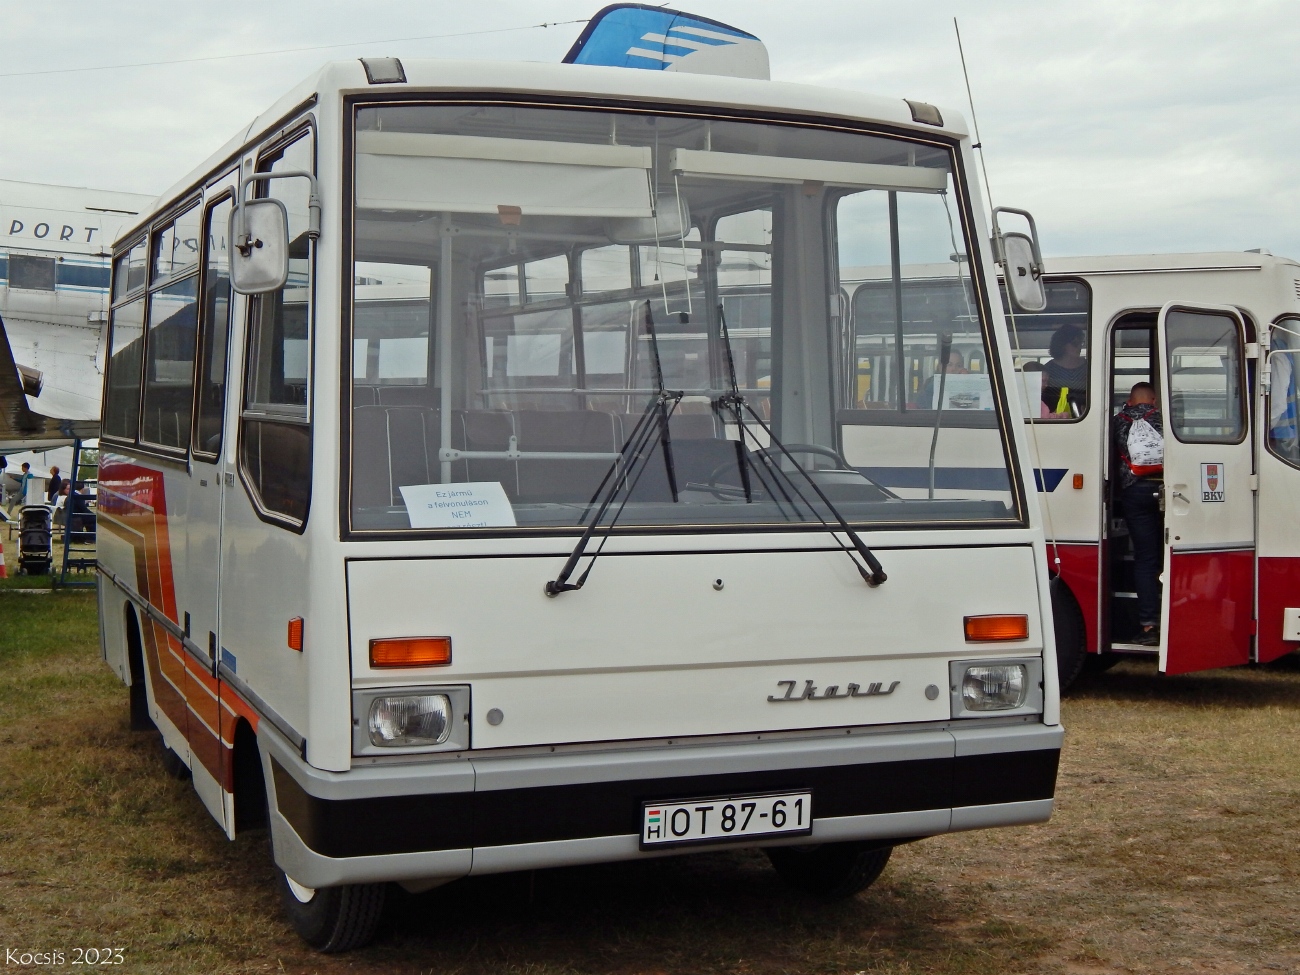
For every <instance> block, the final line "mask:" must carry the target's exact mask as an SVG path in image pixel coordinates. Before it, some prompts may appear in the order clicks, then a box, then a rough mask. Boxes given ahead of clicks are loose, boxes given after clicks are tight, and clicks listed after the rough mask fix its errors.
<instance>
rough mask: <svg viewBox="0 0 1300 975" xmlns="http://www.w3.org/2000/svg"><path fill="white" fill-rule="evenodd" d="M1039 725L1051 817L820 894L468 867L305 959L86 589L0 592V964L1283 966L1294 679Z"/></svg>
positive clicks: (1291, 890)
mask: <svg viewBox="0 0 1300 975" xmlns="http://www.w3.org/2000/svg"><path fill="white" fill-rule="evenodd" d="M1065 715H1066V722H1067V728H1068V738H1067V748H1066V752H1065V755H1064V758H1063V763H1062V772H1061V782H1060V789H1059V793H1058V795H1059V800H1060V802H1059V807H1058V813H1057V816H1056V817H1055V818H1054V819H1053V821H1052V822H1051V823H1049V824H1047V825H1045V826H1039V827H1032V828H1029V829H1018V830H1003V831H986V832H980V833H969V834H960V835H954V836H946V837H939V838H936V839H932V840H927V841H925V842H922V843H918V844H915V845H913V846H909V847H904V848H900V849H899V850H898V851H897V852H896V853H895V856H894V859H893V861H892V862H891V864H890V867H889V868H888V870H886V872H885V874H884V876H883V877H882V878H881V880H880V881H879V882H878V883H877V885H876V886H875V887H873V888H872V889H871V890H869V891H867V892H866V893H864V894H863V895H861V896H859V897H858V898H855V899H854V900H852V901H849V902H847V903H843V904H838V905H831V906H825V905H821V904H817V903H814V902H812V901H809V900H806V899H803V898H800V897H796V896H792V895H791V894H789V893H788V892H786V891H785V890H784V889H783V888H782V887H781V886H780V885H779V883H778V882H777V880H776V878H775V876H774V874H773V873H772V871H771V870H770V869H769V868H768V866H767V863H766V860H765V859H764V858H763V857H762V856H761V855H760V854H756V853H753V852H737V853H733V854H726V855H709V856H699V857H684V858H675V859H665V860H655V861H648V862H644V863H630V864H613V865H608V866H601V867H589V868H577V869H570V870H556V871H546V872H539V873H537V874H535V875H533V874H524V875H513V876H501V877H487V878H480V879H474V880H470V881H462V882H459V883H456V884H452V885H449V886H447V887H445V888H442V889H439V890H435V891H431V892H429V893H427V894H423V895H420V896H418V897H412V896H409V895H405V894H402V893H400V892H398V893H397V894H395V896H394V898H393V901H392V902H391V910H390V912H389V915H388V919H387V921H386V922H385V926H384V929H383V931H382V932H381V935H380V939H379V941H378V942H377V943H376V944H375V945H374V946H372V947H371V948H368V949H366V950H364V951H360V952H355V953H353V954H351V955H347V956H343V957H341V958H324V957H320V956H317V955H314V954H313V953H311V952H310V951H308V950H306V949H304V948H303V947H302V945H301V944H300V943H299V942H298V941H297V939H296V937H294V936H293V935H292V934H291V933H290V932H289V931H288V929H287V928H286V926H285V925H284V924H283V923H282V922H281V920H280V917H279V912H278V906H277V905H276V904H275V902H274V899H273V897H272V895H271V886H270V863H269V859H268V856H267V852H266V847H265V838H264V836H263V835H250V836H247V837H243V838H241V839H240V840H239V841H238V842H236V843H229V842H227V841H226V839H225V838H224V836H223V834H222V833H221V832H220V831H219V829H218V828H217V827H216V826H215V824H213V823H212V821H211V820H210V819H209V817H208V815H207V813H206V811H205V810H204V809H203V808H202V806H201V805H200V804H199V801H198V799H197V797H195V795H194V794H193V790H192V789H191V787H190V785H189V784H188V783H187V782H177V781H174V780H172V779H169V778H167V777H166V776H165V775H164V773H163V772H162V769H161V763H160V761H159V751H160V750H159V746H158V743H157V739H156V736H154V735H150V734H140V733H132V732H130V731H128V730H127V726H126V694H125V691H124V689H123V688H122V687H121V685H120V684H118V682H117V680H116V678H115V677H114V676H113V675H112V674H110V673H109V672H108V671H107V669H106V668H105V667H104V666H103V664H102V662H100V660H99V657H98V646H97V637H96V632H95V620H94V600H93V597H92V596H90V595H88V594H82V593H77V594H68V593H55V594H51V595H49V596H41V597H38V598H33V597H23V596H17V595H13V594H8V593H4V592H0V796H3V798H2V799H0V951H3V949H4V948H6V947H14V948H26V949H42V950H49V949H62V950H64V951H65V952H66V951H68V950H69V949H71V948H73V947H76V946H79V945H80V946H105V945H112V946H120V947H123V948H125V950H126V960H127V963H126V965H125V966H121V967H119V968H118V969H117V970H119V971H126V972H263V971H266V972H279V971H288V972H303V973H306V972H344V971H347V972H375V973H378V972H384V973H389V972H397V973H412V975H413V973H416V972H421V973H423V972H431V971H433V972H439V973H464V975H478V973H489V972H490V973H518V975H525V973H526V975H561V973H583V975H586V973H598V972H599V973H604V972H609V973H620V975H622V973H627V975H632V973H665V975H667V973H745V975H750V973H752V975H766V973H786V972H790V973H827V975H841V973H853V972H870V973H873V975H874V973H881V975H885V973H891V975H902V973H922V972H924V973H944V975H947V973H953V975H983V973H988V975H994V973H996V975H1003V973H1016V972H1025V973H1036V972H1065V973H1095V972H1101V971H1107V972H1115V971H1133V972H1188V971H1191V972H1211V971H1213V972H1260V971H1270V970H1275V971H1294V970H1300V950H1298V949H1297V945H1298V944H1300V924H1298V923H1297V920H1296V918H1297V911H1296V905H1297V904H1298V903H1300V852H1298V851H1297V846H1296V844H1295V842H1294V839H1293V837H1294V836H1295V834H1296V832H1297V827H1300V802H1298V801H1297V799H1300V765H1298V763H1297V762H1296V760H1295V756H1296V755H1297V754H1300V667H1297V666H1296V665H1295V663H1288V664H1285V665H1282V666H1275V667H1270V668H1242V669H1240V670H1234V671H1228V672H1217V673H1214V674H1209V675H1200V676H1196V675H1193V676H1188V677H1179V678H1160V677H1158V676H1157V675H1156V674H1155V673H1154V669H1153V668H1152V667H1150V666H1149V665H1144V664H1140V663H1130V664H1125V665H1122V666H1120V667H1119V668H1116V670H1114V671H1112V672H1111V673H1109V674H1105V675H1102V676H1099V677H1095V678H1091V679H1089V680H1088V681H1087V682H1085V683H1084V684H1083V685H1082V686H1081V687H1080V688H1079V689H1078V690H1077V692H1076V693H1075V694H1074V695H1073V696H1072V697H1071V698H1070V699H1069V700H1067V702H1066V707H1065ZM11 967H12V966H11ZM68 970H69V971H75V970H76V969H74V968H71V967H70V966H69V967H68Z"/></svg>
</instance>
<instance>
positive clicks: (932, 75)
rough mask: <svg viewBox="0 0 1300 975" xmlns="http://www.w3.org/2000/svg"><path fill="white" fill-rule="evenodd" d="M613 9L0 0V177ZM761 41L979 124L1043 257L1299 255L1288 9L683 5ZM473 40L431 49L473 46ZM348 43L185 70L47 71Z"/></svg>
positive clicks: (992, 174)
mask: <svg viewBox="0 0 1300 975" xmlns="http://www.w3.org/2000/svg"><path fill="white" fill-rule="evenodd" d="M599 6H600V3H599V0H593V2H587V0H529V2H521V0H490V2H479V3H465V2H463V0H458V2H450V0H421V2H408V0H391V2H387V0H367V2H363V0H311V2H306V0H275V2H272V3H268V2H266V0H225V2H221V3H213V2H209V0H185V2H176V0H170V2H167V3H161V2H153V0H126V2H121V3H116V4H106V3H103V2H102V0H99V2H81V0H76V2H73V0H50V2H48V3H46V4H41V5H37V4H18V3H16V2H13V0H10V2H8V3H5V4H3V10H4V20H5V23H4V30H3V32H2V33H0V51H2V52H3V57H0V92H3V94H2V95H0V132H2V133H3V138H0V179H15V180H32V181H39V182H47V183H66V184H70V185H79V186H95V187H99V188H103V189H116V190H130V191H136V192H146V193H158V192H161V191H162V190H164V189H166V188H167V187H168V186H169V185H171V184H172V183H173V182H174V181H175V180H177V179H179V178H180V177H181V176H182V175H184V174H185V173H186V172H187V171H189V170H190V169H191V168H192V167H193V166H195V165H197V164H198V163H199V162H201V161H202V160H203V159H204V158H205V157H206V156H207V155H208V154H209V153H210V152H212V151H213V150H215V149H216V148H217V147H219V146H220V145H221V144H223V143H224V142H225V141H226V140H227V139H228V138H230V136H232V135H233V134H234V133H235V132H236V130H238V129H241V128H243V127H244V126H245V125H246V124H247V123H248V122H249V120H250V119H251V118H252V117H253V116H255V115H256V114H258V113H259V112H261V111H262V110H264V109H265V108H267V107H268V106H269V105H270V104H271V102H273V101H274V100H275V99H276V98H277V97H278V96H280V95H281V94H283V93H284V92H285V91H286V90H287V89H288V88H289V87H291V86H292V85H294V84H295V83H297V82H298V81H299V80H301V79H302V78H303V77H304V76H306V75H307V74H308V73H309V72H310V71H312V70H313V69H314V68H315V67H316V66H317V65H318V64H319V63H321V62H322V61H325V60H331V59H336V58H345V57H347V58H350V57H358V56H362V55H396V56H399V57H406V58H416V57H447V58H498V59H507V60H518V59H523V60H537V61H558V60H559V59H560V58H561V57H562V56H563V55H564V52H565V51H566V50H567V49H568V47H569V45H570V44H571V43H572V41H573V40H574V38H575V37H576V36H577V34H578V32H579V31H580V30H581V27H582V25H581V24H578V23H569V24H561V25H558V26H553V27H549V28H546V29H532V30H509V31H502V30H501V29H502V28H516V27H525V26H526V25H530V24H537V23H540V22H543V21H546V22H554V21H570V20H574V19H576V18H584V17H587V16H590V15H591V14H592V13H594V12H595V10H596V9H598V7H599ZM674 6H681V7H682V8H684V9H687V10H690V11H691V12H694V13H699V14H703V15H705V16H710V17H713V18H716V19H718V20H722V21H726V22H728V23H731V24H734V25H735V26H737V27H740V28H742V29H745V30H748V31H751V32H752V33H755V34H757V35H758V36H759V37H761V38H762V39H763V40H764V41H765V42H766V44H767V47H768V50H769V52H770V53H771V59H772V76H773V78H774V79H777V80H783V81H799V82H807V83H812V84H822V85H829V86H835V87H840V88H850V89H856V90H861V91H868V92H873V93H876V94H881V95H889V96H898V97H908V98H918V99H921V100H923V101H930V102H934V103H936V104H938V105H940V106H942V107H947V108H949V109H955V110H958V111H960V112H962V113H963V114H968V112H967V106H966V94H965V88H964V86H963V84H962V76H961V66H960V62H959V60H958V56H957V46H956V42H955V39H954V36H953V26H952V18H953V16H954V15H956V16H958V18H959V19H960V22H961V29H962V36H963V41H964V43H965V47H966V58H967V63H968V65H969V67H970V71H971V83H972V87H973V89H974V95H975V107H976V111H977V113H978V117H979V122H980V134H981V135H982V137H983V139H984V145H985V147H986V152H987V164H988V168H989V178H990V180H991V182H992V192H993V198H994V202H996V203H999V204H1004V205H1015V206H1022V207H1025V208H1028V209H1030V210H1032V211H1033V212H1034V214H1035V216H1036V217H1037V220H1038V226H1039V231H1040V235H1041V238H1042V241H1043V246H1044V250H1045V251H1046V252H1047V253H1048V254H1049V255H1065V254H1099V253H1136V252H1152V251H1154V252H1170V251H1198V250H1244V249H1247V248H1254V247H1266V248H1268V249H1270V250H1272V251H1273V252H1274V253H1277V254H1286V255H1289V256H1292V257H1297V258H1300V192H1298V191H1297V174H1296V169H1297V161H1298V160H1300V111H1298V110H1297V95H1298V94H1300V70H1297V68H1296V66H1295V56H1294V54H1295V51H1296V50H1297V49H1300V4H1297V3H1296V2H1295V0H1217V2H1216V0H1177V2H1169V0H1072V2H1061V0H1037V2H1021V0H997V2H996V3H994V2H986V3H970V2H968V3H959V2H941V0H932V2H926V0H921V2H917V0H913V2H911V3H899V2H897V0H852V2H841V0H799V2H792V0H692V2H689V3H683V4H680V5H677V4H674ZM489 30H493V31H497V32H496V33H489V34H477V35H473V36H462V37H443V38H433V39H422V40H393V39H394V38H408V37H409V38H417V37H420V38H424V37H427V36H428V35H446V34H453V33H460V32H470V31H489ZM321 45H338V46H336V47H332V48H330V49H328V50H324V49H321V50H311V51H297V52H294V53H279V54H273V55H267V56H258V57H238V58H230V59H227V60H215V61H206V62H198V63H187V64H171V65H157V66H149V67H132V68H125V69H119V70H94V71H77V72H62V71H61V72H60V73H47V74H35V73H34V72H38V71H47V72H48V71H51V70H52V69H67V68H80V67H90V66H99V65H114V64H124V63H137V62H152V61H167V60H173V59H178V58H196V57H214V56H223V55H234V54H247V53H250V52H263V51H282V50H284V49H292V48H305V47H316V46H321Z"/></svg>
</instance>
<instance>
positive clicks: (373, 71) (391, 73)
mask: <svg viewBox="0 0 1300 975" xmlns="http://www.w3.org/2000/svg"><path fill="white" fill-rule="evenodd" d="M359 60H360V61H361V66H362V67H363V68H365V69H366V81H368V82H370V84H372V85H404V84H406V70H405V69H404V68H403V67H402V62H401V59H400V58H360V59H359Z"/></svg>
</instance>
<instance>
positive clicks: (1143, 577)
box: [1114, 383, 1165, 647]
mask: <svg viewBox="0 0 1300 975" xmlns="http://www.w3.org/2000/svg"><path fill="white" fill-rule="evenodd" d="M1114 442H1115V447H1116V449H1117V451H1118V453H1119V464H1118V465H1117V468H1118V469H1117V477H1118V482H1119V495H1118V500H1119V508H1120V514H1121V515H1123V517H1124V522H1125V523H1126V524H1127V525H1128V534H1129V538H1130V540H1131V541H1132V543H1133V588H1134V589H1136V590H1137V599H1138V623H1139V624H1140V625H1141V627H1142V631H1141V632H1140V633H1139V634H1138V635H1137V636H1136V637H1135V638H1134V639H1133V640H1132V642H1133V643H1135V644H1137V645H1138V646H1142V647H1157V646H1159V645H1160V570H1161V568H1162V567H1163V565H1164V515H1163V513H1162V511H1161V494H1162V491H1163V487H1164V485H1163V477H1164V455H1165V441H1164V421H1163V420H1162V419H1161V417H1160V409H1159V407H1158V406H1157V405H1156V390H1155V387H1154V386H1152V385H1151V384H1150V383H1137V384H1136V385H1135V386H1134V387H1133V389H1132V390H1130V392H1129V395H1128V402H1127V403H1125V404H1124V408H1123V409H1122V410H1120V411H1119V413H1117V414H1116V415H1115V422H1114Z"/></svg>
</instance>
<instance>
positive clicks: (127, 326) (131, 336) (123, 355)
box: [103, 257, 144, 440]
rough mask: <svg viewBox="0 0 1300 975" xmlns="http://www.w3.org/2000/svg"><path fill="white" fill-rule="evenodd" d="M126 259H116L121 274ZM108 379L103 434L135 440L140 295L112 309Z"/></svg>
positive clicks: (141, 346) (141, 347) (141, 315)
mask: <svg viewBox="0 0 1300 975" xmlns="http://www.w3.org/2000/svg"><path fill="white" fill-rule="evenodd" d="M126 261H127V259H126V258H125V257H124V258H121V259H119V262H118V263H119V264H120V265H122V268H121V269H120V270H119V273H122V274H125V265H126ZM111 329H112V333H111V339H110V342H111V346H110V350H109V352H110V358H109V362H108V379H107V381H106V382H105V384H104V388H105V395H104V427H103V429H104V434H105V435H106V436H109V437H116V438H117V439H119V440H135V438H136V434H137V432H138V427H139V424H140V367H141V365H142V363H143V355H142V353H143V352H144V296H143V295H141V296H140V297H138V298H135V299H133V300H131V301H127V302H124V303H121V304H118V305H117V306H116V307H115V308H114V309H113V319H112V324H111Z"/></svg>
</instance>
